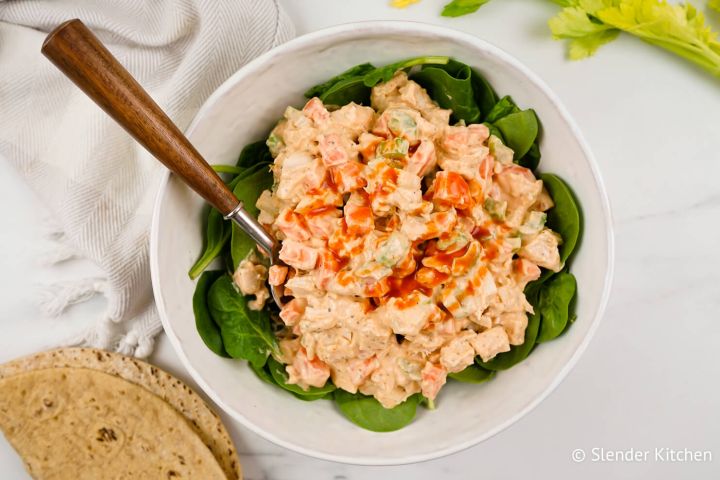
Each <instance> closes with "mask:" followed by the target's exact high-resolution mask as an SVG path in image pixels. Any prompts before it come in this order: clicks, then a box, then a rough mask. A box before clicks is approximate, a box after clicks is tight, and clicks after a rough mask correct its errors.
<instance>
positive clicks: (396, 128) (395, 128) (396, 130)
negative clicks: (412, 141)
mask: <svg viewBox="0 0 720 480" xmlns="http://www.w3.org/2000/svg"><path fill="white" fill-rule="evenodd" d="M388 128H389V129H390V132H392V134H393V135H395V136H396V137H406V138H415V137H416V136H417V123H416V122H415V119H414V118H412V117H411V116H410V115H409V114H408V113H406V112H403V111H395V112H392V114H391V116H390V119H389V120H388Z"/></svg>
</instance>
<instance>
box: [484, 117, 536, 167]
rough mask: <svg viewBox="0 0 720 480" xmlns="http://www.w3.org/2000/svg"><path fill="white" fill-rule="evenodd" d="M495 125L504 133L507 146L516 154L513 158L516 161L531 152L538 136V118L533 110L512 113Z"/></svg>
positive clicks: (497, 121) (496, 121)
mask: <svg viewBox="0 0 720 480" xmlns="http://www.w3.org/2000/svg"><path fill="white" fill-rule="evenodd" d="M494 124H495V126H496V127H497V128H498V130H500V131H501V132H502V134H503V138H504V139H505V145H507V146H508V147H510V148H512V150H513V152H515V155H514V156H513V159H514V160H515V161H518V160H519V159H521V158H522V157H523V156H524V155H525V154H526V153H527V152H528V150H530V147H532V145H533V143H534V142H535V139H536V138H537V136H538V131H539V127H538V121H537V116H536V115H535V111H534V110H532V109H528V110H522V111H520V112H514V113H510V114H508V115H505V116H504V117H502V118H499V119H498V120H495V122H494Z"/></svg>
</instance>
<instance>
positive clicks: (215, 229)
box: [188, 150, 269, 279]
mask: <svg viewBox="0 0 720 480" xmlns="http://www.w3.org/2000/svg"><path fill="white" fill-rule="evenodd" d="M243 151H245V150H243ZM268 165H269V163H267V162H265V161H262V162H261V163H258V164H254V165H252V166H250V167H229V168H234V169H239V172H240V173H238V175H236V176H235V178H233V179H232V180H231V181H230V183H228V187H229V188H230V189H233V190H234V189H235V187H236V186H237V184H238V183H239V182H240V181H241V180H242V179H244V178H245V177H247V176H249V175H252V174H253V173H255V172H258V171H260V170H262V169H263V167H264V168H265V169H266V170H267V166H268ZM217 167H218V166H217V165H215V166H213V168H216V171H217ZM224 167H228V166H227V165H225V166H224ZM253 204H254V202H253ZM231 232H232V226H231V224H230V222H228V221H226V220H225V219H224V218H223V216H222V214H221V213H220V212H218V211H217V210H215V209H214V208H212V207H210V209H209V212H208V216H207V224H206V228H205V239H204V241H205V248H204V249H203V253H202V254H201V255H200V258H198V259H197V261H196V262H195V263H194V264H193V266H192V267H190V271H189V272H188V275H189V276H190V278H192V279H194V278H197V276H198V275H200V274H201V273H202V272H203V271H204V270H205V269H206V268H207V267H208V265H210V263H212V261H213V260H214V259H215V258H216V257H217V256H218V255H220V254H221V253H222V251H223V249H224V248H225V246H226V245H227V243H228V241H229V240H230V236H231Z"/></svg>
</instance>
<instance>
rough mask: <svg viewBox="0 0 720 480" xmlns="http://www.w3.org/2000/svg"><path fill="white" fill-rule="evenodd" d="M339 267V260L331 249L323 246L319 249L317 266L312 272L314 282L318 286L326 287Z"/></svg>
mask: <svg viewBox="0 0 720 480" xmlns="http://www.w3.org/2000/svg"><path fill="white" fill-rule="evenodd" d="M341 267H342V265H341V263H340V260H339V259H338V258H337V257H336V256H335V254H334V253H333V252H332V250H330V249H327V248H323V249H322V250H320V254H319V261H318V268H317V269H316V270H315V272H314V275H315V283H316V284H317V285H318V287H320V288H327V285H328V283H330V280H332V279H333V278H335V275H336V274H337V273H338V272H339V271H340V268H341Z"/></svg>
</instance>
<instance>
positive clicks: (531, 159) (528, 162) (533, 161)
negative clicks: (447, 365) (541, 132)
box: [517, 138, 542, 171]
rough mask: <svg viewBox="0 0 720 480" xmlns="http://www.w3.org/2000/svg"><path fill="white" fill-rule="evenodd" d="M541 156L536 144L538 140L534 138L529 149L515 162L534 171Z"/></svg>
mask: <svg viewBox="0 0 720 480" xmlns="http://www.w3.org/2000/svg"><path fill="white" fill-rule="evenodd" d="M541 156H542V155H541V154H540V146H539V145H538V141H537V138H536V139H535V142H533V144H532V145H531V146H530V150H528V151H527V153H526V154H525V156H523V157H522V158H521V159H520V160H518V162H517V163H518V165H520V166H521V167H525V168H529V169H530V170H533V171H534V170H535V169H536V168H537V166H538V165H539V164H540V157H541Z"/></svg>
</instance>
